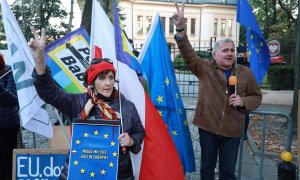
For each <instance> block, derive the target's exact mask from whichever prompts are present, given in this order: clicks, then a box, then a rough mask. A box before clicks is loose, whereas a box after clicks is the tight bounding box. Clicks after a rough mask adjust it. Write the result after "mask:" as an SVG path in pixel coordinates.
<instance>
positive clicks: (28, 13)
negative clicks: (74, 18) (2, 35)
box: [11, 0, 68, 42]
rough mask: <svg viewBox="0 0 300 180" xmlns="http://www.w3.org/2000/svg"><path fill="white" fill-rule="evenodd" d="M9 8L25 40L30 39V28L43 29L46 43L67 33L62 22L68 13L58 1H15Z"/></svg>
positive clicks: (66, 26) (65, 25)
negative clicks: (45, 34)
mask: <svg viewBox="0 0 300 180" xmlns="http://www.w3.org/2000/svg"><path fill="white" fill-rule="evenodd" d="M11 8H12V11H13V12H14V14H15V17H16V19H17V21H18V23H19V25H20V27H21V29H22V31H23V33H24V36H25V38H26V39H27V40H28V39H29V38H30V37H32V33H31V30H30V26H34V27H35V28H36V29H41V28H45V29H46V30H47V41H48V42H51V41H54V40H56V39H58V38H60V37H62V36H63V35H65V34H66V33H67V32H68V24H66V23H65V22H64V21H63V19H65V18H66V16H68V13H67V12H66V11H65V9H63V6H62V5H61V1H60V0H26V1H24V0H16V1H15V2H14V4H13V5H12V7H11ZM50 20H51V22H50Z"/></svg>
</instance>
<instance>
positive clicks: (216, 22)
mask: <svg viewBox="0 0 300 180" xmlns="http://www.w3.org/2000/svg"><path fill="white" fill-rule="evenodd" d="M214 35H218V19H217V18H215V19H214Z"/></svg>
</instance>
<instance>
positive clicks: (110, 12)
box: [98, 0, 126, 23]
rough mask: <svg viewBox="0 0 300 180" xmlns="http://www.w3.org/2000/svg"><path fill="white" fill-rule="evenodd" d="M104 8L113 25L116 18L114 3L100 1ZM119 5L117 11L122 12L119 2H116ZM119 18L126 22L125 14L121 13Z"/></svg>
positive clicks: (106, 0) (104, 0)
mask: <svg viewBox="0 0 300 180" xmlns="http://www.w3.org/2000/svg"><path fill="white" fill-rule="evenodd" d="M98 1H99V2H100V4H101V6H102V8H103V10H104V11H105V12H106V14H107V16H108V17H109V19H110V21H111V22H112V23H113V22H114V21H113V19H114V18H113V16H114V12H113V8H112V2H111V0H109V1H108V0H98ZM115 2H116V4H117V9H118V12H120V11H122V8H120V7H119V0H116V1H115ZM119 17H120V19H121V20H125V19H126V18H125V14H120V13H119Z"/></svg>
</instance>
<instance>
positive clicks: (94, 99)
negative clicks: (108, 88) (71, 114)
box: [80, 88, 118, 121]
mask: <svg viewBox="0 0 300 180" xmlns="http://www.w3.org/2000/svg"><path fill="white" fill-rule="evenodd" d="M88 94H89V95H90V96H91V99H89V100H88V101H87V103H86V104H85V106H84V108H83V109H82V111H81V114H80V116H81V119H82V120H84V121H85V120H86V118H87V117H88V115H89V113H90V112H91V110H92V108H93V107H94V105H97V106H98V107H99V109H100V113H101V117H102V119H105V120H116V119H117V113H116V111H115V110H113V109H112V108H111V107H110V106H109V105H108V103H107V102H105V101H104V100H103V99H101V98H99V97H101V95H100V96H99V95H97V94H95V93H93V92H92V91H91V90H90V89H89V88H88ZM117 95H118V91H117V90H116V89H114V90H113V92H112V95H111V98H108V99H111V100H112V99H115V97H117Z"/></svg>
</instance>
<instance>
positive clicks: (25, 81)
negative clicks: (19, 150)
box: [1, 0, 53, 138]
mask: <svg viewBox="0 0 300 180" xmlns="http://www.w3.org/2000/svg"><path fill="white" fill-rule="evenodd" d="M1 8H2V19H3V24H4V30H5V34H6V40H7V46H8V50H9V52H10V55H11V60H12V63H11V65H12V69H13V74H14V79H15V82H16V87H17V93H18V100H19V106H20V117H21V120H22V126H23V127H24V128H26V129H28V130H29V131H32V132H35V133H38V134H41V135H44V136H46V137H48V138H52V136H53V129H52V126H51V123H50V122H49V117H48V114H47V111H46V110H45V109H44V108H43V107H44V105H45V102H43V101H42V100H41V99H40V97H39V96H38V94H37V92H36V90H35V87H34V86H33V80H32V77H31V73H32V71H33V68H34V61H33V57H32V55H31V53H30V49H29V46H28V44H27V41H26V39H25V37H24V35H23V33H22V31H21V28H20V26H19V24H18V22H17V20H16V18H15V16H14V15H13V13H12V12H11V10H10V7H9V5H8V4H7V2H6V0H1Z"/></svg>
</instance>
